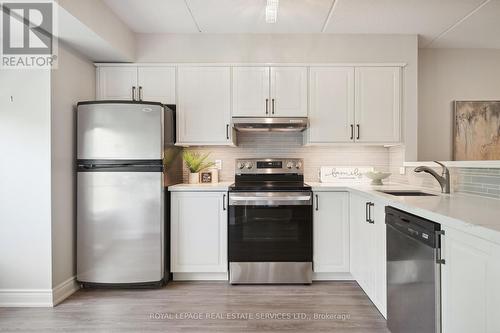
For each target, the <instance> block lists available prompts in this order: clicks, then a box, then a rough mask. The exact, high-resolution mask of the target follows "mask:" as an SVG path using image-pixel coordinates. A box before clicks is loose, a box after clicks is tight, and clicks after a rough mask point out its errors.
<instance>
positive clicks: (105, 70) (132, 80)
mask: <svg viewBox="0 0 500 333" xmlns="http://www.w3.org/2000/svg"><path fill="white" fill-rule="evenodd" d="M136 98H137V67H135V66H108V67H106V66H104V67H98V68H97V99H99V100H134V99H136Z"/></svg>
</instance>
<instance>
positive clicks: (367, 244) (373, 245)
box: [350, 193, 387, 317]
mask: <svg viewBox="0 0 500 333" xmlns="http://www.w3.org/2000/svg"><path fill="white" fill-rule="evenodd" d="M350 217H351V220H350V254H351V255H350V266H351V274H352V275H353V277H354V279H355V280H356V281H357V282H358V284H359V285H360V287H361V288H362V289H363V290H364V291H365V293H366V294H367V295H368V297H369V298H370V299H371V301H372V302H373V304H375V306H376V307H377V308H378V310H379V311H380V313H382V315H383V316H384V317H386V316H387V292H386V290H387V285H386V284H387V278H386V244H385V239H386V229H385V205H384V203H383V202H378V201H374V200H373V199H372V198H370V197H365V196H362V195H358V194H353V193H351V195H350Z"/></svg>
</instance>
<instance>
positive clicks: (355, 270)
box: [349, 193, 368, 286]
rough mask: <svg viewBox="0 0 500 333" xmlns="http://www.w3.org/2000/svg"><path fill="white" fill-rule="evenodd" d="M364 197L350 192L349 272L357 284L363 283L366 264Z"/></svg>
mask: <svg viewBox="0 0 500 333" xmlns="http://www.w3.org/2000/svg"><path fill="white" fill-rule="evenodd" d="M366 201H367V200H366V199H365V198H364V197H362V196H360V195H357V194H353V193H351V194H350V203H349V206H350V221H349V227H350V268H351V274H352V276H353V277H354V279H355V280H356V281H357V282H358V284H359V285H362V286H364V285H365V277H364V276H363V269H364V266H365V265H366V261H367V259H366V255H367V252H366V251H367V250H368V248H367V244H366V239H365V238H366V235H365V233H366V232H365V229H366V227H365V224H366V223H367V222H366V205H365V203H366Z"/></svg>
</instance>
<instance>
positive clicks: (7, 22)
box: [0, 0, 57, 68]
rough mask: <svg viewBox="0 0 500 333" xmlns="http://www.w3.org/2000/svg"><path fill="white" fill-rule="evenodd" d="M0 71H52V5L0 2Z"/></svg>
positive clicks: (54, 47)
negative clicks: (42, 69)
mask: <svg viewBox="0 0 500 333" xmlns="http://www.w3.org/2000/svg"><path fill="white" fill-rule="evenodd" d="M0 8H1V12H2V22H1V25H0V26H1V28H2V34H1V38H2V43H1V45H2V49H1V52H0V54H1V57H2V59H1V60H2V61H1V67H3V68H55V67H56V65H57V38H55V37H54V32H55V27H56V24H55V23H56V12H55V8H54V4H53V3H52V1H49V0H46V1H36V0H35V1H32V2H19V1H17V2H0Z"/></svg>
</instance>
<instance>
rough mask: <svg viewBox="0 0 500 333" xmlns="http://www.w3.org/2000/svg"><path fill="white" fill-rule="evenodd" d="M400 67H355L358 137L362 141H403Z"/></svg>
mask: <svg viewBox="0 0 500 333" xmlns="http://www.w3.org/2000/svg"><path fill="white" fill-rule="evenodd" d="M400 114H401V69H400V68H399V67H356V69H355V115H356V116H355V121H356V131H355V138H356V141H357V142H363V143H390V142H399V141H400V128H401V115H400Z"/></svg>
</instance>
